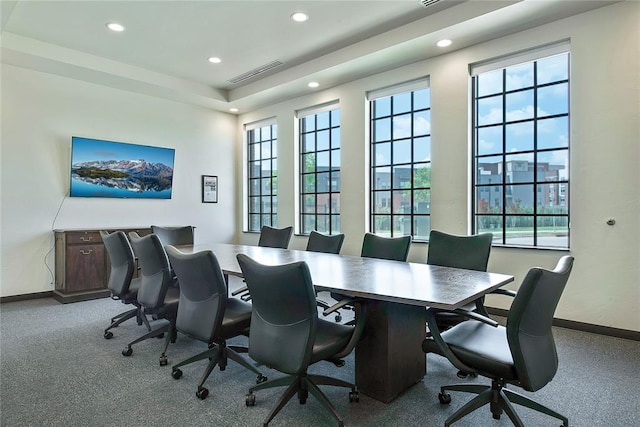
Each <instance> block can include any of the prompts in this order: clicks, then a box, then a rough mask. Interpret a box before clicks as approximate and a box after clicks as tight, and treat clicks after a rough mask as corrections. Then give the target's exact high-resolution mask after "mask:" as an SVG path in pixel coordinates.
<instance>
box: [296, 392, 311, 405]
mask: <svg viewBox="0 0 640 427" xmlns="http://www.w3.org/2000/svg"><path fill="white" fill-rule="evenodd" d="M308 397H309V391H308V390H298V400H299V401H300V404H301V405H304V404H305V403H307V398H308Z"/></svg>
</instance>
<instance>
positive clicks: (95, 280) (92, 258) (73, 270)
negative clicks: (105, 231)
mask: <svg viewBox="0 0 640 427" xmlns="http://www.w3.org/2000/svg"><path fill="white" fill-rule="evenodd" d="M66 264H67V265H66V278H65V279H66V285H65V291H66V292H78V291H87V290H92V289H105V288H106V287H107V276H108V274H107V268H106V264H107V263H106V253H105V248H104V245H102V244H98V245H74V246H69V247H68V248H67V263H66Z"/></svg>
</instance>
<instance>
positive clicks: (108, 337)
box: [104, 331, 113, 340]
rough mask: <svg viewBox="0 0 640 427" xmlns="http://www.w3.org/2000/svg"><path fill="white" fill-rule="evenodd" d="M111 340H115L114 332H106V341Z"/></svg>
mask: <svg viewBox="0 0 640 427" xmlns="http://www.w3.org/2000/svg"><path fill="white" fill-rule="evenodd" d="M111 338H113V332H111V331H106V332H105V333H104V339H105V340H110V339H111Z"/></svg>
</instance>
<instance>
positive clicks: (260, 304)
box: [237, 254, 365, 426]
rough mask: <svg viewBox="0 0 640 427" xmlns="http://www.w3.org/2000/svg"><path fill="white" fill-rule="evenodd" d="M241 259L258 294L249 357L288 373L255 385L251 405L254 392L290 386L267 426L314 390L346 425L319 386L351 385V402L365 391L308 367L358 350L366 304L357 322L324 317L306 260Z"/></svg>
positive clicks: (358, 308)
mask: <svg viewBox="0 0 640 427" xmlns="http://www.w3.org/2000/svg"><path fill="white" fill-rule="evenodd" d="M237 258H238V263H239V264H240V268H241V269H242V273H243V275H244V278H245V280H246V281H247V285H248V286H249V290H250V291H251V295H252V297H253V313H252V315H251V328H250V331H249V356H251V358H253V359H254V360H256V361H257V362H259V363H262V364H264V365H266V366H269V367H271V368H273V369H275V370H278V371H280V372H283V373H285V374H288V376H286V377H282V378H277V379H274V380H270V381H267V382H265V383H262V384H258V385H255V386H253V387H251V388H250V389H249V394H248V395H247V398H246V404H247V406H253V405H255V401H256V397H255V394H254V392H255V391H257V390H262V389H265V388H271V387H281V386H289V387H288V388H287V390H286V391H285V392H284V394H283V395H282V396H281V397H280V399H279V400H278V402H277V403H276V406H275V407H274V408H273V409H272V410H271V412H270V413H269V415H268V416H267V418H266V419H265V420H264V425H265V426H266V425H268V424H269V422H270V421H271V420H272V419H273V417H274V416H275V415H276V414H277V413H278V412H279V411H280V410H281V409H282V408H283V407H284V405H285V404H286V403H287V402H288V401H289V400H290V399H291V398H292V397H293V395H294V394H296V393H297V394H298V399H299V401H300V403H301V404H302V403H305V402H306V400H307V397H308V393H309V392H311V394H313V395H314V396H315V397H316V399H318V400H319V401H320V403H321V404H322V406H323V407H324V408H325V409H326V410H328V411H329V412H330V413H331V414H332V415H333V416H334V418H335V419H336V420H338V422H339V423H340V425H341V426H342V425H344V423H343V421H342V418H340V415H338V413H337V412H336V410H335V409H334V407H333V405H332V404H331V402H329V400H328V399H327V397H326V396H325V395H324V393H322V391H321V390H320V389H319V388H318V385H332V386H338V387H348V388H350V389H351V391H350V393H349V401H351V402H353V401H356V402H357V401H358V400H359V394H358V390H357V388H356V386H355V384H351V383H348V382H346V381H342V380H339V379H336V378H331V377H327V376H323V375H311V374H308V373H307V368H308V367H309V365H311V364H313V363H316V362H319V361H321V360H329V361H332V362H334V363H335V362H338V361H340V359H341V358H342V357H344V356H346V355H348V354H349V353H350V352H351V351H352V350H353V348H354V346H355V345H356V343H357V342H358V340H359V339H360V335H361V334H362V330H363V328H364V322H365V313H364V309H363V307H361V306H360V305H359V304H355V307H356V314H357V317H356V319H357V322H356V325H355V326H346V325H342V324H337V323H333V322H327V321H325V320H322V319H318V310H317V306H316V298H315V291H314V288H313V283H312V281H311V275H310V273H309V268H308V266H307V264H306V263H305V262H295V263H291V264H286V265H277V266H267V265H262V264H259V263H257V262H256V261H254V260H252V259H251V258H249V257H247V256H246V255H244V254H239V255H238V256H237Z"/></svg>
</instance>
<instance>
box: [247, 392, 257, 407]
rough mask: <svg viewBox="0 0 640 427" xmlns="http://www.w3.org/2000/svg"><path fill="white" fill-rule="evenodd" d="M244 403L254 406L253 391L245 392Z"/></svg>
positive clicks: (254, 396)
mask: <svg viewBox="0 0 640 427" xmlns="http://www.w3.org/2000/svg"><path fill="white" fill-rule="evenodd" d="M244 403H245V404H246V405H247V406H256V395H255V394H253V393H249V394H247V398H246V400H245V402H244Z"/></svg>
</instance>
